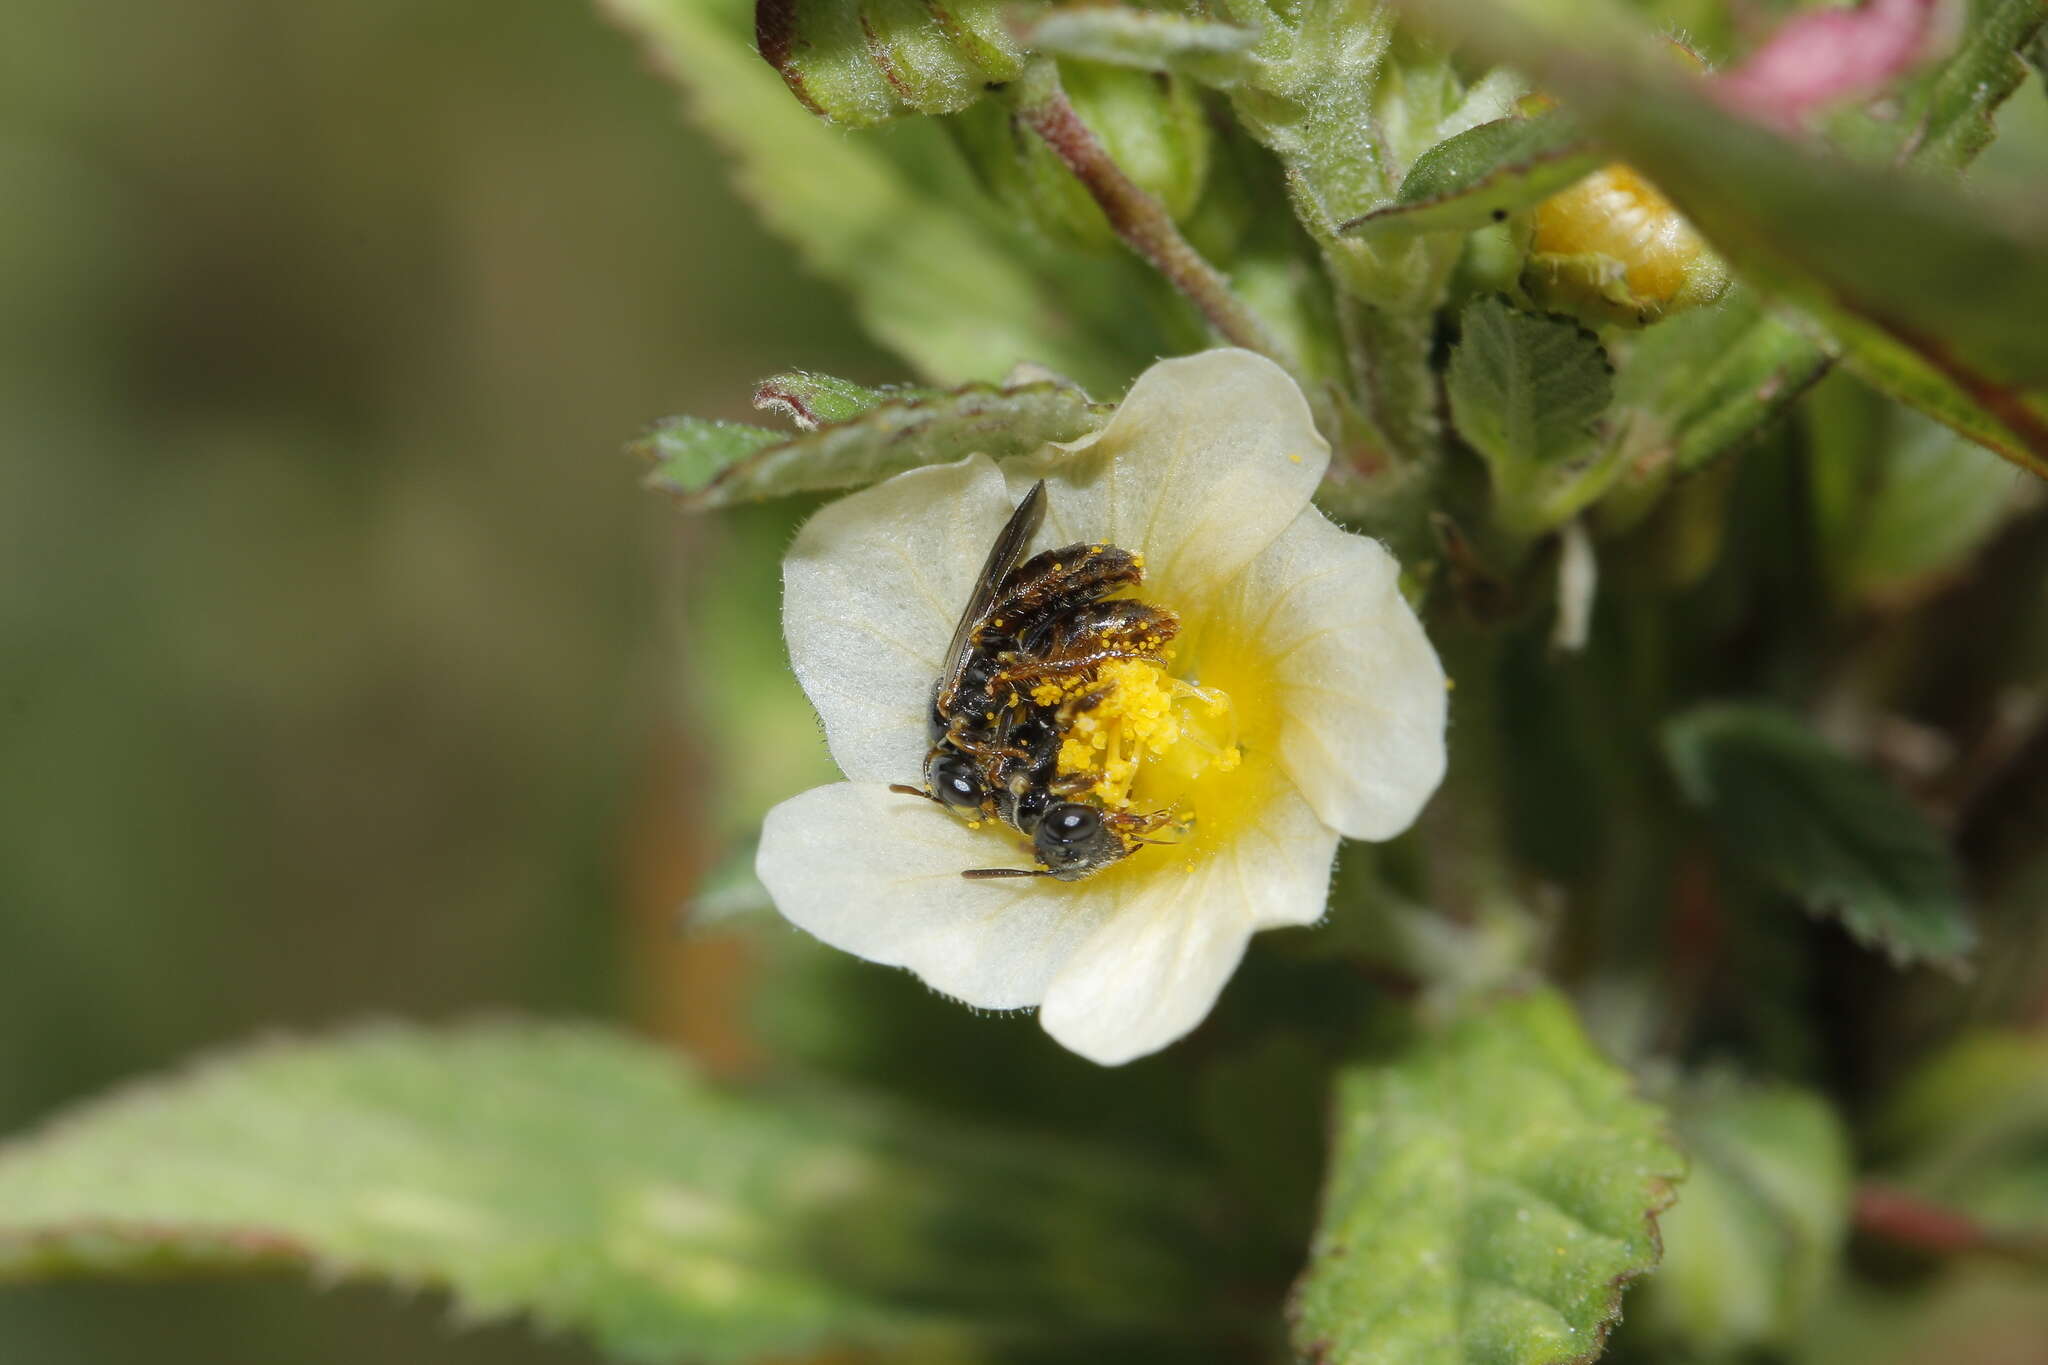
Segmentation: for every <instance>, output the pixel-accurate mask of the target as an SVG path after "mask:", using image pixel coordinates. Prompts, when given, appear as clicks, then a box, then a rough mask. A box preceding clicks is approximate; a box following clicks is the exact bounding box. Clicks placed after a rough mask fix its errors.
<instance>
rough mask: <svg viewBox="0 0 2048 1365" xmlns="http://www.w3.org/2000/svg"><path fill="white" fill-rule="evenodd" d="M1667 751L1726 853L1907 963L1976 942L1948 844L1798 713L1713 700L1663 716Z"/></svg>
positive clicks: (1941, 960)
mask: <svg viewBox="0 0 2048 1365" xmlns="http://www.w3.org/2000/svg"><path fill="white" fill-rule="evenodd" d="M1664 749H1665V754H1666V756H1667V757H1668V759H1669V760H1670V763H1671V768H1672V771H1673V772H1674V773H1676V774H1677V777H1678V783H1679V786H1680V787H1681V788H1682V789H1683V790H1684V792H1685V795H1686V798H1687V799H1688V800H1690V801H1691V802H1692V803H1693V804H1694V805H1695V806H1697V807H1699V808H1700V809H1701V810H1703V811H1704V812H1706V814H1707V816H1708V818H1709V819H1711V820H1712V821H1713V822H1714V824H1715V826H1716V827H1717V828H1718V829H1719V831H1720V833H1721V835H1722V841H1723V843H1724V845H1725V847H1726V849H1727V852H1728V855H1729V856H1730V857H1731V858H1734V859H1736V860H1737V861H1739V862H1741V863H1743V864H1746V865H1748V866H1749V867H1751V868H1753V869H1754V870H1755V871H1757V872H1758V873H1759V874H1761V875H1762V876H1764V877H1766V878H1767V879H1769V880H1770V881H1771V882H1773V883H1774V884H1775V885H1776V886H1777V887H1778V888H1779V889H1780V890H1782V891H1784V892H1785V893H1786V894H1788V895H1790V896H1793V897H1795V898H1796V899H1798V900H1799V901H1800V902H1801V903H1802V904H1804V905H1805V906H1806V908H1807V909H1808V910H1809V911H1811V912H1812V913H1814V914H1817V915H1828V916H1832V917H1834V918H1837V919H1839V920H1840V921H1841V922H1842V924H1843V925H1844V927H1846V928H1847V929H1848V930H1849V932H1850V933H1851V934H1852V935H1854V936H1855V938H1856V939H1857V940H1858V941H1859V942H1861V943H1863V944H1864V945H1866V946H1868V947H1872V948H1880V949H1882V950H1884V951H1885V952H1886V953H1888V954H1889V955H1890V956H1891V959H1892V961H1893V962H1895V963H1897V964H1899V965H1900V966H1904V965H1906V964H1908V963H1913V962H1929V963H1934V964H1937V965H1941V966H1945V967H1950V968H1955V967H1958V966H1959V965H1960V963H1961V960H1962V958H1963V955H1964V954H1966V953H1967V952H1969V950H1970V948H1971V947H1972V945H1974V944H1975V942H1976V931H1975V929H1974V928H1973V927H1972V926H1971V922H1970V914H1969V909H1968V906H1967V904H1966V903H1965V901H1964V897H1963V888H1962V880H1961V874H1960V872H1959V870H1958V868H1957V866H1956V861H1955V856H1954V854H1953V853H1952V852H1951V851H1950V849H1949V846H1948V841H1947V840H1946V839H1945V838H1944V837H1943V836H1942V834H1941V831H1939V830H1937V829H1936V828H1935V827H1934V826H1933V825H1932V824H1930V823H1929V822H1928V820H1927V817H1926V816H1924V815H1922V814H1921V813H1920V811H1919V810H1918V809H1917V808H1916V807H1915V806H1914V805H1913V803H1912V802H1910V801H1908V800H1907V799H1906V797H1905V795H1904V794H1903V793H1901V792H1900V791H1899V790H1898V789H1897V788H1895V787H1893V786H1892V785H1891V784H1890V783H1888V782H1886V781H1885V780H1884V779H1883V778H1882V777H1880V776H1879V775H1878V774H1876V773H1874V772H1872V771H1870V770H1869V769H1867V768H1865V767H1863V766H1862V765H1861V764H1858V763H1855V762H1852V761H1851V760H1849V759H1847V758H1845V757H1843V756H1842V755H1841V754H1839V753H1836V752H1835V751H1834V750H1833V749H1831V748H1830V747H1828V745H1827V743H1826V742H1825V741H1823V740H1822V739H1821V738H1820V736H1818V735H1816V734H1815V733H1814V732H1813V731H1812V730H1811V729H1810V728H1809V727H1807V726H1806V725H1805V724H1804V723H1803V722H1802V721H1800V720H1799V719H1798V718H1797V717H1795V716H1792V715H1790V714H1787V713H1785V712H1782V711H1777V710H1773V709H1770V708H1767V707H1761V706H1743V705H1733V704H1717V705H1710V706H1702V707H1698V708H1695V709H1694V710H1691V711H1688V712H1686V713H1684V714H1683V715H1680V716H1678V717H1676V718H1675V719H1673V720H1671V721H1670V722H1668V723H1667V725H1666V726H1665V730H1664Z"/></svg>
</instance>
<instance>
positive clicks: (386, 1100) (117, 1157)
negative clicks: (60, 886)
mask: <svg viewBox="0 0 2048 1365" xmlns="http://www.w3.org/2000/svg"><path fill="white" fill-rule="evenodd" d="M1176 1189H1177V1187H1175V1186H1173V1185H1172V1184H1171V1183H1170V1182H1169V1183H1161V1181H1160V1179H1159V1178H1158V1177H1155V1176H1149V1175H1147V1174H1145V1173H1143V1172H1140V1171H1135V1170H1131V1169H1125V1168H1123V1167H1104V1166H1100V1165H1098V1164H1096V1163H1095V1160H1094V1159H1093V1158H1082V1157H1079V1156H1077V1155H1076V1154H1075V1153H1073V1152H1070V1151H1067V1150H1065V1149H1055V1148H1043V1147H1036V1146H1034V1147H1028V1148H1027V1147H1023V1146H1021V1145H1015V1144H1008V1143H994V1144H991V1143H990V1142H989V1141H987V1140H985V1139H982V1138H978V1137H975V1136H972V1135H968V1134H964V1133H959V1132H942V1131H938V1130H936V1129H934V1128H932V1127H931V1126H930V1125H929V1124H927V1123H916V1124H913V1123H910V1122H908V1121H905V1120H900V1119H892V1118H888V1117H886V1116H883V1115H879V1114H877V1113H875V1112H873V1111H868V1110H854V1109H851V1108H849V1107H846V1106H843V1105H838V1104H819V1103H810V1104H806V1105H796V1104H790V1103H784V1104H769V1103H765V1102H763V1101H761V1100H757V1099H750V1098H745V1097H741V1096H738V1095H734V1094H731V1093H728V1092H725V1091H722V1090H720V1089H718V1088H717V1087H714V1086H712V1085H710V1084H708V1083H706V1082H705V1081H704V1080H702V1079H701V1078H699V1077H698V1076H697V1075H696V1074H694V1073H693V1072H692V1071H691V1070H690V1068H688V1067H687V1066H686V1065H684V1064H683V1063H682V1062H681V1061H680V1060H678V1059H677V1058H675V1057H674V1056H672V1055H670V1054H668V1053H666V1052H664V1051H662V1050H660V1049H658V1048H655V1047H652V1046H650V1045H647V1044H643V1043H637V1042H631V1041H628V1040H627V1039H625V1038H623V1037H621V1036H618V1035H615V1034H611V1033H608V1032H605V1031H602V1030H599V1029H594V1028H587V1027H567V1026H542V1025H531V1024H510V1023H506V1024H493V1025H483V1026H473V1027H469V1028H463V1029H457V1030H453V1031H445V1032H428V1031H423V1030H418V1029H411V1028H399V1027H387V1028H377V1029H365V1030H358V1031H356V1032H354V1033H351V1034H347V1035H344V1036H342V1037H340V1038H339V1039H335V1040H331V1041H327V1042H322V1043H317V1044H306V1043H279V1044H269V1045H265V1046H261V1047H257V1048H254V1049H251V1050H248V1051H244V1052H241V1053H237V1054H233V1055H229V1056H225V1057H222V1058H219V1059H216V1060H214V1061H212V1062H209V1063H207V1064H205V1065H204V1066H202V1067H200V1068H198V1069H197V1070H195V1071H193V1072H191V1073H189V1074H187V1075H185V1076H183V1077H180V1078H177V1079H174V1080H169V1081H163V1082H158V1083H154V1084H151V1085H148V1086H145V1087H141V1088H138V1089H135V1090H131V1091H129V1092H127V1093H125V1094H122V1095H118V1096H116V1097H114V1098H113V1099H111V1100H107V1101H103V1102H101V1103H98V1104H95V1105H91V1106H88V1107H86V1108H85V1109H82V1110H79V1111H76V1112H74V1113H73V1114H71V1115H70V1116H69V1117H67V1118H65V1119H62V1120H60V1121H59V1122H58V1123H56V1124H55V1125H53V1126H52V1127H51V1128H49V1129H48V1130H46V1131H45V1132H43V1133H41V1134H40V1135H37V1136H34V1137H31V1138H29V1139H26V1140H24V1141H19V1142H16V1143H14V1144H12V1145H11V1146H8V1147H5V1148H0V1278H13V1279H24V1278H31V1277H38V1276H49V1275H57V1274H80V1273H87V1274H109V1273H134V1272H150V1271H163V1270H179V1269H191V1270H235V1269H246V1268H255V1267H264V1266H280V1265H281V1266H296V1267H303V1268H305V1269H307V1270H308V1271H310V1272H312V1273H314V1274H317V1275H319V1276H320V1277H322V1278H324V1279H333V1278H337V1277H339V1278H349V1279H374V1280H379V1281H384V1282H387V1283H392V1284H397V1285H404V1286H415V1287H427V1288H436V1289H443V1290H446V1291H447V1292H449V1293H450V1294H451V1295H452V1296H453V1297H454V1299H455V1302H456V1305H457V1307H458V1309H459V1311H460V1312H461V1313H463V1314H464V1315H465V1316H471V1317H496V1316H504V1315H508V1314H515V1313H518V1314H525V1315H528V1316H531V1317H533V1318H535V1319H537V1320H539V1321H541V1322H543V1323H546V1324H549V1325H552V1326H556V1327H563V1328H569V1329H573V1330H576V1331H579V1332H582V1333H585V1334H587V1335H589V1336H590V1337H592V1338H593V1339H594V1340H595V1341H596V1342H597V1343H598V1344H599V1345H600V1346H601V1347H602V1348H604V1349H605V1350H606V1351H608V1352H610V1353H612V1354H614V1355H617V1356H619V1357H621V1358H625V1359H631V1360H645V1361H664V1362H667V1361H675V1360H714V1361H739V1360H748V1359H754V1358H757V1357H759V1356H761V1355H764V1354H768V1353H776V1354H782V1353H795V1352H800V1351H803V1350H806V1349H816V1348H817V1347H818V1346H819V1345H820V1344H821V1343H824V1342H828V1341H855V1342H869V1343H876V1344H879V1343H887V1342H895V1343H898V1344H906V1343H908V1342H909V1341H911V1340H913V1339H916V1338H919V1337H930V1336H932V1335H934V1334H936V1333H957V1331H958V1330H959V1329H960V1326H961V1325H962V1324H964V1323H967V1322H981V1323H984V1324H1001V1323H1006V1322H1007V1323H1021V1322H1027V1321H1028V1322H1032V1323H1033V1324H1034V1326H1037V1327H1039V1328H1040V1329H1042V1330H1048V1331H1053V1332H1057V1331H1060V1330H1073V1331H1080V1332H1084V1333H1085V1332H1086V1331H1089V1330H1099V1329H1104V1328H1114V1327H1118V1326H1128V1325H1129V1324H1131V1323H1135V1322H1146V1321H1155V1322H1156V1321H1159V1320H1161V1319H1163V1318H1167V1317H1172V1318H1176V1319H1177V1318H1179V1317H1180V1316H1181V1315H1182V1314H1184V1313H1185V1312H1186V1311H1187V1305H1186V1301H1185V1295H1186V1282H1185V1280H1183V1279H1181V1278H1180V1277H1179V1272H1178V1271H1177V1268H1176V1263H1175V1262H1174V1260H1173V1259H1172V1256H1173V1252H1172V1250H1171V1248H1170V1246H1169V1247H1167V1248H1166V1249H1164V1250H1161V1251H1159V1252H1157V1253H1156V1254H1155V1252H1154V1251H1152V1250H1149V1249H1148V1248H1147V1247H1146V1246H1145V1245H1144V1244H1142V1243H1139V1244H1135V1245H1134V1244H1133V1242H1132V1239H1131V1229H1132V1228H1133V1227H1134V1226H1144V1225H1147V1224H1149V1225H1150V1226H1151V1227H1152V1228H1153V1229H1154V1230H1159V1231H1163V1230H1165V1229H1166V1228H1168V1227H1169V1226H1170V1225H1171V1224H1172V1223H1173V1222H1174V1221H1175V1220H1176V1218H1177V1215H1176V1214H1175V1213H1174V1212H1173V1210H1174V1208H1175V1207H1176V1205H1177V1204H1178V1202H1179V1201H1181V1200H1184V1199H1185V1198H1186V1192H1185V1190H1179V1191H1178V1192H1175V1191H1176ZM1161 1217H1165V1219H1166V1222H1165V1223H1161V1222H1159V1221H1158V1220H1159V1219H1160V1218H1161ZM1167 1235H1168V1236H1185V1235H1187V1233H1186V1231H1185V1229H1183V1231H1182V1232H1181V1233H1179V1234H1173V1233H1168V1234H1167ZM1098 1247H1099V1248H1100V1250H1096V1249H1094V1248H1098ZM1176 1295H1180V1296H1182V1297H1181V1298H1179V1299H1178V1300H1176V1297H1175V1296H1176Z"/></svg>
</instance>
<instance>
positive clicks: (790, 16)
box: [754, 0, 1024, 128]
mask: <svg viewBox="0 0 2048 1365" xmlns="http://www.w3.org/2000/svg"><path fill="white" fill-rule="evenodd" d="M1001 9H1002V7H1001V5H1000V4H999V3H997V0H756V3H755V6H754V42H755V47H756V48H757V50H758V51H759V52H760V54H761V56H762V57H763V58H764V59H765V60H766V61H767V62H768V64H769V65H770V66H772V67H774V68H775V69H776V70H777V71H778V72H780V73H781V75H782V79H783V82H784V83H785V84H786V85H788V86H789V89H790V93H791V94H793V95H795V96H796V97H797V99H798V100H799V101H801V102H802V104H803V106H804V107H805V108H806V109H809V110H810V111H811V112H812V113H814V114H816V115H818V116H819V117H820V118H825V119H829V120H831V121H832V122H834V123H841V124H846V125H847V126H849V127H854V128H867V127H872V126H874V125H875V124H878V123H886V122H888V121H889V120H890V119H893V118H898V117H901V116H902V115H905V114H953V113H958V112H959V111H960V110H962V109H965V108H966V107H967V106H969V105H970V104H973V103H974V102H975V101H976V100H978V99H980V98H981V96H982V93H983V91H984V90H985V89H986V88H987V87H988V86H989V85H991V84H1000V83H1002V82H1004V81H1011V80H1015V79H1016V78H1017V75H1018V73H1019V72H1020V71H1022V70H1023V68H1024V51H1023V49H1022V47H1021V46H1020V45H1019V44H1018V43H1017V41H1016V39H1015V38H1013V37H1012V36H1011V35H1010V32H1009V30H1008V28H1007V27H1006V26H1005V25H1004V23H1003V22H1002V14H1001Z"/></svg>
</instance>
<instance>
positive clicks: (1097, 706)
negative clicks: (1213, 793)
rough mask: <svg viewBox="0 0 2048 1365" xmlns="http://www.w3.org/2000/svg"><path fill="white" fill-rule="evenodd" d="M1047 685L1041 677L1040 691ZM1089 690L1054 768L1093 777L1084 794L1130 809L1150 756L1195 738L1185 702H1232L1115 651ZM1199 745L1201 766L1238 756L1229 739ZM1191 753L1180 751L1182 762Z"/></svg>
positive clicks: (1218, 708) (1231, 763) (1218, 706)
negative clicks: (1117, 656)
mask: <svg viewBox="0 0 2048 1365" xmlns="http://www.w3.org/2000/svg"><path fill="white" fill-rule="evenodd" d="M1050 686H1051V685H1050V684H1047V685H1043V686H1042V687H1041V688H1040V689H1039V691H1043V690H1045V688H1046V687H1050ZM1089 691H1090V692H1091V694H1093V695H1095V696H1096V698H1097V700H1096V701H1095V703H1094V705H1092V706H1090V707H1089V708H1088V709H1087V710H1086V711H1083V712H1081V713H1080V714H1079V715H1077V716H1075V717H1074V721H1073V726H1072V728H1071V729H1070V730H1069V731H1068V732H1067V735H1066V737H1065V738H1064V739H1063V740H1062V741H1061V744H1060V752H1059V758H1058V771H1059V775H1060V776H1062V777H1073V776H1076V775H1081V776H1086V777H1090V778H1092V779H1093V781H1092V782H1091V783H1090V785H1089V786H1088V787H1087V788H1086V789H1085V791H1084V793H1083V794H1085V795H1087V796H1089V797H1092V798H1093V799H1094V800H1096V801H1098V802H1100V803H1101V805H1102V806H1103V808H1104V809H1105V810H1112V811H1125V810H1131V809H1132V808H1133V806H1134V804H1136V803H1134V802H1133V800H1132V796H1131V787H1132V785H1133V784H1134V783H1135V782H1136V781H1137V779H1138V775H1139V773H1140V772H1141V771H1142V770H1143V768H1144V766H1145V764H1146V763H1147V762H1151V761H1159V760H1162V759H1165V758H1166V757H1167V756H1168V755H1169V754H1174V753H1175V751H1176V750H1178V749H1181V748H1184V747H1186V746H1185V744H1184V741H1186V740H1189V739H1192V738H1198V737H1196V736H1191V735H1190V734H1189V733H1188V731H1187V730H1186V728H1185V726H1184V725H1183V723H1182V711H1181V707H1182V705H1183V704H1184V703H1186V702H1188V701H1191V700H1199V701H1200V702H1202V703H1203V709H1204V710H1205V711H1206V712H1207V713H1208V714H1209V715H1211V716H1218V715H1222V714H1224V713H1226V712H1228V711H1229V709H1230V701H1229V698H1227V697H1225V696H1224V695H1223V694H1222V693H1220V692H1212V691H1204V690H1203V689H1201V688H1197V687H1194V686H1192V685H1190V684H1188V683H1185V682H1182V681H1180V680H1179V679H1177V678H1174V677H1171V676H1169V675H1168V674H1167V672H1166V670H1165V669H1164V668H1163V667H1162V666H1160V665H1159V664H1158V663H1155V662H1153V661H1151V660H1148V659H1119V660H1116V661H1114V662H1111V663H1108V664H1105V665H1103V666H1102V668H1101V669H1100V670H1099V672H1098V673H1097V674H1096V676H1095V678H1094V679H1093V682H1092V683H1091V684H1090V686H1089ZM1033 695H1034V696H1036V695H1037V692H1034V694H1033ZM1199 747H1200V748H1201V749H1202V750H1203V753H1202V754H1201V755H1200V756H1199V757H1198V758H1197V759H1196V762H1197V763H1198V764H1199V766H1200V767H1202V768H1207V769H1211V770H1213V771H1218V772H1228V771H1230V770H1231V769H1233V768H1235V767H1236V766H1237V764H1238V762H1239V759H1240V755H1239V753H1238V750H1237V746H1236V745H1235V744H1234V743H1233V744H1228V745H1223V746H1220V747H1219V746H1215V745H1211V744H1208V743H1206V742H1205V743H1203V744H1201V745H1200V746H1199ZM1188 757H1189V756H1188V755H1185V754H1182V755H1178V756H1177V758H1178V760H1179V761H1181V762H1182V763H1183V764H1185V763H1186V761H1187V759H1188ZM1142 813H1147V814H1149V813H1150V812H1142Z"/></svg>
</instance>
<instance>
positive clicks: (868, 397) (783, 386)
mask: <svg viewBox="0 0 2048 1365" xmlns="http://www.w3.org/2000/svg"><path fill="white" fill-rule="evenodd" d="M939 395H940V390H938V389H919V388H910V387H901V388H882V389H871V388H868V387H867V386H866V385H865V384H856V383H854V382H853V381H852V380H850V379H839V378H836V377H834V376H832V375H829V374H812V373H810V372H809V371H807V370H791V371H790V372H789V373H788V374H778V375H775V376H774V377H773V378H770V379H764V380H762V381H761V382H760V383H759V384H758V385H756V386H755V388H754V406H755V407H757V408H760V409H762V410H763V411H766V412H779V413H781V414H782V415H783V416H785V417H787V418H789V420H790V421H792V422H794V423H796V424H797V426H799V427H801V428H802V429H803V430H805V431H816V430H817V429H818V428H819V427H821V426H824V425H826V424H828V423H831V422H849V421H852V420H853V419H854V418H856V417H858V416H860V415H861V414H862V413H864V412H868V411H870V410H872V409H874V408H878V407H880V406H881V405H882V404H884V403H887V402H890V401H891V400H896V399H905V398H936V397H938V396H939Z"/></svg>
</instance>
